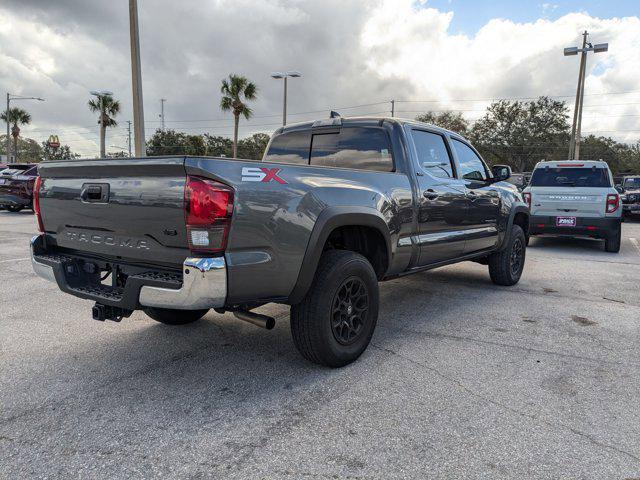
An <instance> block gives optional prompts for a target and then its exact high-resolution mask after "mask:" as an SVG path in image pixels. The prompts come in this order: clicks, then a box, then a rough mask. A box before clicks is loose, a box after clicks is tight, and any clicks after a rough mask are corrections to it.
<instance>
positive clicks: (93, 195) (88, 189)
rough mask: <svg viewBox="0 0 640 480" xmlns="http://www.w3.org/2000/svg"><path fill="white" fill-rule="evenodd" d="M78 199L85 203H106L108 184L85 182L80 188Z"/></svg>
mask: <svg viewBox="0 0 640 480" xmlns="http://www.w3.org/2000/svg"><path fill="white" fill-rule="evenodd" d="M80 200H82V201H83V202H85V203H107V202H108V201H109V184H108V183H85V184H84V185H82V190H80Z"/></svg>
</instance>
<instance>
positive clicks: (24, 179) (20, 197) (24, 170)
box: [0, 163, 38, 212]
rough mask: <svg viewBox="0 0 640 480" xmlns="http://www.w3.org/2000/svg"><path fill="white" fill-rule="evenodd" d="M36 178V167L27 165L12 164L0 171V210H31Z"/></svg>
mask: <svg viewBox="0 0 640 480" xmlns="http://www.w3.org/2000/svg"><path fill="white" fill-rule="evenodd" d="M37 176H38V166H37V165H34V164H29V163H13V164H10V165H7V167H6V168H5V169H4V170H2V171H0V209H3V208H4V209H7V210H9V211H10V212H19V211H20V210H22V209H23V208H26V207H28V208H33V184H34V182H35V180H36V177H37Z"/></svg>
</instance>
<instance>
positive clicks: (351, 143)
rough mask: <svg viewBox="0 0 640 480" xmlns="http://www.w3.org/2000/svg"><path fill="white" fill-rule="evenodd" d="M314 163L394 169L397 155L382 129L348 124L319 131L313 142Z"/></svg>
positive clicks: (327, 165)
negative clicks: (329, 131)
mask: <svg viewBox="0 0 640 480" xmlns="http://www.w3.org/2000/svg"><path fill="white" fill-rule="evenodd" d="M310 163H311V165H318V166H324V167H342V168H355V169H359V170H375V171H380V172H392V171H393V170H394V167H393V157H392V156H391V146H390V144H389V137H388V135H387V132H385V131H384V130H383V129H382V128H373V127H344V128H342V129H341V130H340V132H332V133H317V134H314V135H313V138H312V141H311V160H310Z"/></svg>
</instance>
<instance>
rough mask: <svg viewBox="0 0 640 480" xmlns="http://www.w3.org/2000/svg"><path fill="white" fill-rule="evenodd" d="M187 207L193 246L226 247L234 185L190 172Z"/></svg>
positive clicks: (214, 249) (202, 249)
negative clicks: (192, 174) (193, 174)
mask: <svg viewBox="0 0 640 480" xmlns="http://www.w3.org/2000/svg"><path fill="white" fill-rule="evenodd" d="M184 208H185V223H186V225H187V238H188V241H189V248H190V250H191V251H194V252H222V251H224V249H225V248H226V246H227V237H228V235H229V227H230V226H231V214H232V213H233V189H232V188H231V187H228V186H227V185H224V184H223V183H220V182H216V181H215V180H210V179H208V178H202V177H195V176H191V175H188V176H187V181H186V183H185V186H184Z"/></svg>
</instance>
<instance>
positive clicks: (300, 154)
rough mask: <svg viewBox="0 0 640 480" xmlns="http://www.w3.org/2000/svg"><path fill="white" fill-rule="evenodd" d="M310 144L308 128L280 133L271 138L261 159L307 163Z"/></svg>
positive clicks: (275, 161)
mask: <svg viewBox="0 0 640 480" xmlns="http://www.w3.org/2000/svg"><path fill="white" fill-rule="evenodd" d="M310 146H311V132H310V131H309V130H306V131H299V132H286V133H282V134H280V135H278V136H276V137H274V138H273V140H271V143H270V144H269V149H268V150H267V153H266V154H265V156H264V159H263V161H265V162H274V163H290V164H294V165H307V164H308V163H309V148H310Z"/></svg>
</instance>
